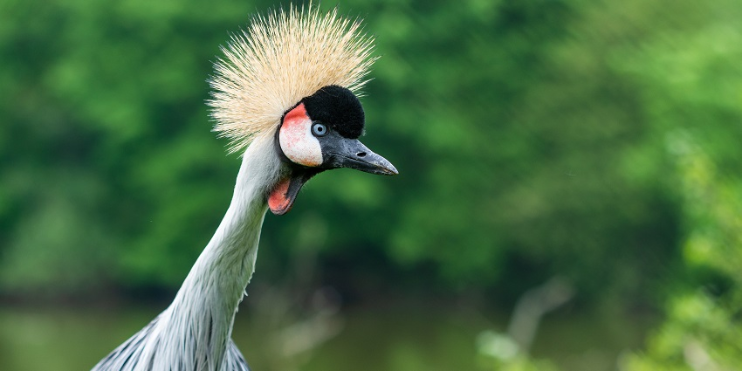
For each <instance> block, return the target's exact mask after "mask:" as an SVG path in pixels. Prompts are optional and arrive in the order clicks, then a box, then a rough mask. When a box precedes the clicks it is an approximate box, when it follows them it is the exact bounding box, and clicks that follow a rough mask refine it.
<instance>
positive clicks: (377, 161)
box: [325, 138, 399, 175]
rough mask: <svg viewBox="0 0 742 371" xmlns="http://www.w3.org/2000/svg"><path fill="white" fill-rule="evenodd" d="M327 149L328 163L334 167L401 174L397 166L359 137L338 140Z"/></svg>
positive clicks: (372, 172) (373, 172)
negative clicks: (372, 149)
mask: <svg viewBox="0 0 742 371" xmlns="http://www.w3.org/2000/svg"><path fill="white" fill-rule="evenodd" d="M325 151H326V154H327V155H329V161H328V165H329V166H330V167H333V168H339V167H346V168H349V169H356V170H360V171H365V172H367V173H371V174H380V175H397V174H399V172H398V171H397V168H395V167H394V165H392V164H391V163H390V162H389V161H387V159H385V158H383V157H381V156H379V155H377V154H376V153H374V152H373V151H371V150H370V149H368V147H366V146H365V145H364V144H363V143H361V141H360V140H358V139H347V138H342V139H340V140H336V141H334V143H333V145H332V146H331V148H326V149H325Z"/></svg>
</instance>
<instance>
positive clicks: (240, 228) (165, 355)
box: [152, 136, 282, 371]
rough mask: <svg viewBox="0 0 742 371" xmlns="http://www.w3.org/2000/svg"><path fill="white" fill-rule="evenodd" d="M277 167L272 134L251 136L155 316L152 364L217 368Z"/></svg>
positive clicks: (251, 268) (253, 254) (253, 257)
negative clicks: (217, 211)
mask: <svg viewBox="0 0 742 371" xmlns="http://www.w3.org/2000/svg"><path fill="white" fill-rule="evenodd" d="M281 171H282V165H281V161H280V160H279V158H278V156H276V154H275V150H274V148H273V138H272V136H268V137H260V138H256V139H255V140H254V141H253V143H252V145H251V146H250V147H248V149H247V150H246V152H245V154H244V156H243V160H242V166H241V167H240V171H239V174H238V176H237V183H236V186H235V190H234V195H233V197H232V202H231V204H230V206H229V209H228V210H227V213H226V215H225V216H224V219H223V220H222V222H221V224H220V225H219V227H218V229H217V231H216V233H215V234H214V236H213V237H212V239H211V241H210V242H209V244H208V245H207V246H206V248H205V249H204V251H203V252H202V253H201V255H200V256H199V258H198V260H197V261H196V263H195V264H194V266H193V268H192V269H191V271H190V273H189V274H188V277H186V279H185V281H184V282H183V285H182V286H181V288H180V290H179V291H178V294H177V295H176V297H175V300H174V301H173V303H172V304H171V305H170V307H169V308H168V309H167V310H166V311H165V312H163V313H162V314H161V315H160V318H159V320H158V324H157V326H158V327H159V329H160V330H161V331H158V335H159V336H158V338H159V339H158V340H159V344H158V345H157V346H156V348H157V351H156V352H153V353H152V356H153V358H152V359H153V362H154V363H155V365H156V364H158V363H160V362H162V366H166V367H163V368H157V367H155V368H154V369H170V368H172V367H174V366H176V365H181V366H182V367H181V368H177V367H176V368H175V369H187V370H212V371H219V370H220V368H221V365H222V362H223V360H224V357H225V351H226V348H227V345H228V342H229V339H230V338H231V335H232V324H233V323H234V317H235V313H236V312H237V307H238V305H239V303H240V302H241V301H242V298H243V297H244V295H245V293H246V291H245V288H246V287H247V284H248V283H249V282H250V278H251V277H252V274H253V272H254V271H255V260H256V258H257V252H258V240H259V239H260V230H261V227H262V225H263V219H264V218H265V213H266V210H267V203H266V194H267V192H268V191H269V190H270V187H271V186H272V185H274V184H275V183H276V181H277V179H278V176H279V174H280V173H281ZM181 358H182V359H181Z"/></svg>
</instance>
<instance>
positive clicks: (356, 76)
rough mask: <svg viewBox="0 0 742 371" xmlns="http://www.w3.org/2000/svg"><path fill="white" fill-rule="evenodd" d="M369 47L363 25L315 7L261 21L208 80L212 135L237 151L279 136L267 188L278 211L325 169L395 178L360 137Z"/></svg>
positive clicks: (254, 23)
mask: <svg viewBox="0 0 742 371" xmlns="http://www.w3.org/2000/svg"><path fill="white" fill-rule="evenodd" d="M371 49H372V40H371V39H370V38H368V37H366V36H364V35H362V34H361V33H360V24H359V23H358V21H356V22H350V21H348V20H346V19H342V18H341V17H339V16H338V14H337V9H335V10H333V11H331V12H329V13H326V14H322V13H321V12H320V11H319V10H318V9H317V8H315V7H312V6H311V5H310V6H309V7H307V8H304V7H302V8H296V7H291V8H290V9H289V11H288V12H285V11H283V10H280V9H279V10H278V11H276V12H274V13H272V14H268V16H267V17H260V16H259V17H256V18H254V19H253V20H252V22H251V24H250V25H249V27H248V29H247V30H246V31H244V32H243V33H242V35H238V36H235V37H233V39H232V42H231V43H230V44H229V45H228V46H227V47H226V48H223V49H222V50H223V52H224V54H225V58H224V59H220V60H219V61H218V62H217V63H216V74H215V76H213V77H212V79H211V81H210V82H211V86H212V88H214V91H213V93H212V97H213V99H212V100H210V101H209V104H210V105H211V106H212V108H213V111H212V117H213V118H214V119H215V120H216V122H217V123H216V125H215V127H214V130H215V131H217V132H219V133H220V135H221V136H224V137H227V138H229V139H230V141H231V144H232V150H233V151H239V150H241V149H244V148H246V147H248V146H249V145H250V144H251V142H253V140H255V139H256V138H261V139H266V138H269V137H270V138H272V139H273V143H274V147H275V149H276V151H275V152H276V155H277V156H278V157H279V159H280V161H281V162H282V164H283V165H284V166H281V171H280V174H278V176H277V181H276V182H275V184H272V185H270V186H269V189H268V191H267V201H268V206H269V208H270V210H271V211H272V212H273V213H274V214H278V215H281V214H285V213H286V212H288V211H289V210H290V209H291V207H292V205H293V203H294V201H295V199H296V196H297V194H298V193H299V190H300V189H301V187H302V186H303V185H304V184H305V183H306V182H307V181H308V180H309V179H310V178H311V177H313V176H314V175H316V174H318V173H320V172H322V171H325V170H330V169H336V168H351V169H357V170H361V171H365V172H368V173H374V174H383V175H395V174H397V170H396V169H395V168H394V166H393V165H392V164H391V163H389V161H387V160H386V159H384V158H383V157H381V156H379V155H377V154H375V153H374V152H372V151H371V150H369V149H368V148H367V147H366V146H365V145H363V144H362V143H361V142H360V141H359V139H358V138H359V137H360V136H361V135H362V134H363V132H364V125H365V116H364V112H363V107H362V106H361V103H360V101H359V100H358V97H357V93H358V91H360V88H361V87H362V86H363V85H364V84H365V82H366V80H364V77H365V76H366V74H367V73H368V69H369V67H370V66H371V64H373V62H374V60H375V58H373V57H371V56H370V51H371Z"/></svg>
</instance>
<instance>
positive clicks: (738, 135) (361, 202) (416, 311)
mask: <svg viewBox="0 0 742 371" xmlns="http://www.w3.org/2000/svg"><path fill="white" fill-rule="evenodd" d="M284 5H285V4H284ZM275 6H277V4H276V3H273V2H269V1H256V0H239V1H237V0H221V1H218V2H204V1H192V0H159V1H149V0H146V1H145V0H116V1H90V0H64V1H61V0H47V1H26V0H1V1H0V97H1V98H2V99H0V121H1V128H0V179H1V180H0V369H2V370H8V371H25V370H52V369H53V370H61V371H65V370H80V369H89V368H90V367H92V366H93V365H94V364H95V363H96V362H97V361H98V360H99V359H101V358H102V357H104V356H105V355H106V354H107V353H108V352H109V351H110V350H112V349H113V348H114V347H116V346H117V345H118V344H120V343H121V342H123V341H124V340H125V339H126V338H128V337H129V336H130V335H131V334H133V333H134V332H135V331H137V330H138V329H140V328H141V327H142V326H144V325H145V324H146V323H147V322H148V321H149V320H150V319H151V318H153V317H154V316H155V315H156V314H157V313H159V312H160V311H161V310H163V309H164V308H165V307H166V306H167V304H168V302H169V300H171V299H172V297H173V296H174V293H175V291H176V290H177V288H178V286H179V285H180V283H181V281H182V280H183V278H184V277H185V275H186V274H187V272H188V270H189V269H190V266H191V264H192V263H193V262H194V261H195V259H196V257H197V256H198V254H199V253H200V251H201V249H202V247H203V246H205V244H206V242H207V241H208V240H209V238H210V236H211V235H212V233H213V231H214V230H215V228H216V226H217V225H218V223H219V221H220V220H221V217H222V216H223V213H224V212H225V210H226V208H227V206H228V203H229V199H230V197H231V193H232V187H233V186H234V178H235V176H236V173H237V169H238V167H239V159H238V157H237V155H227V154H226V151H225V145H226V142H225V141H224V140H220V139H216V138H215V136H214V135H213V133H211V132H210V127H211V126H212V124H213V123H212V122H210V120H209V118H208V111H207V108H206V106H205V104H204V101H205V100H206V99H208V97H209V95H208V94H209V87H208V84H207V81H206V80H207V79H208V77H209V75H210V73H211V71H212V62H213V61H215V60H216V58H218V56H219V55H220V51H219V46H220V45H223V44H225V43H226V41H227V40H228V39H229V35H230V33H234V32H238V31H239V30H240V29H241V28H242V27H244V26H245V25H246V23H247V22H248V20H249V18H250V16H251V15H252V14H255V13H261V12H262V13H264V12H265V11H266V10H267V9H269V8H272V7H275ZM334 6H338V7H339V10H340V12H341V13H342V14H345V15H348V16H350V17H360V18H363V19H364V24H365V31H366V32H367V33H369V34H371V35H373V36H374V37H375V38H376V40H377V47H376V51H375V55H377V56H380V57H381V58H380V59H379V60H378V62H377V63H376V65H375V67H374V70H373V72H372V76H371V77H372V78H373V80H372V81H371V82H370V83H369V84H368V86H367V89H366V91H365V92H366V97H364V98H362V102H363V104H364V106H365V109H366V114H367V120H368V121H367V136H366V138H365V140H364V141H365V142H366V143H367V144H368V145H369V146H370V147H371V148H373V149H374V150H376V151H377V152H379V153H381V154H383V155H384V156H385V157H387V158H388V159H390V160H391V161H392V162H393V163H394V164H395V165H396V166H397V168H398V169H399V170H400V173H401V174H400V175H399V176H398V177H395V178H385V177H375V176H370V175H365V174H361V173H356V172H351V171H337V172H331V173H327V174H322V176H320V177H317V178H316V179H313V180H312V181H311V182H310V183H309V184H308V186H307V187H305V190H304V191H303V192H302V194H301V196H300V198H299V200H298V202H297V204H296V205H295V207H294V209H293V210H292V211H291V213H289V214H288V215H286V216H282V217H276V216H273V215H269V216H268V217H267V218H266V222H265V227H264V232H263V238H262V241H261V249H260V257H259V260H258V267H257V273H256V275H255V277H254V279H253V282H252V284H251V285H250V286H249V288H248V292H249V293H250V296H249V297H248V298H247V300H246V301H245V302H244V303H243V305H242V307H241V311H240V313H239V315H238V318H237V324H236V328H235V340H236V342H237V344H238V345H239V346H240V347H241V348H242V350H243V353H245V355H246V357H247V359H248V360H249V362H250V363H251V365H252V367H253V368H254V369H255V370H264V371H266V370H289V371H290V370H327V371H330V370H351V369H352V370H361V371H363V370H378V369H382V370H392V371H394V370H400V371H402V370H403V371H415V370H591V371H594V370H732V369H737V367H739V365H740V364H742V327H741V326H742V323H741V322H742V274H740V272H742V216H741V215H742V214H741V212H742V22H740V20H741V19H742V3H740V2H739V1H738V0H713V1H691V0H681V1H678V0H655V1H646V0H624V1H587V0H530V1H520V0H467V1H459V2H454V1H442V0H393V1H392V0H379V1H361V0H348V1H342V2H341V3H339V4H336V3H334V2H324V3H322V4H321V8H323V9H325V10H329V9H331V8H332V7H334Z"/></svg>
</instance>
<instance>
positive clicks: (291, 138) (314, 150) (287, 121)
mask: <svg viewBox="0 0 742 371" xmlns="http://www.w3.org/2000/svg"><path fill="white" fill-rule="evenodd" d="M311 125H312V120H311V119H310V118H309V116H308V115H307V110H306V108H305V107H304V103H300V104H299V105H298V106H296V107H294V108H293V109H292V110H291V111H289V112H287V113H286V115H285V116H284V117H283V124H282V125H281V129H280V131H279V133H278V141H279V143H280V145H281V150H282V151H283V154H284V155H286V157H287V158H288V159H289V160H291V161H292V162H294V163H296V164H299V165H304V166H319V165H321V164H322V148H321V147H320V144H319V141H317V138H315V137H314V136H313V135H312V134H311Z"/></svg>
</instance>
